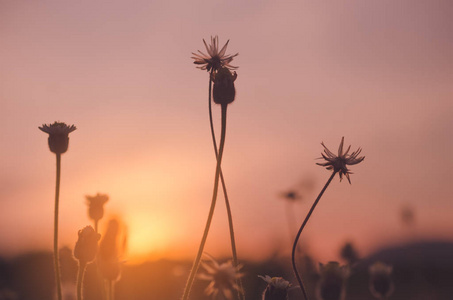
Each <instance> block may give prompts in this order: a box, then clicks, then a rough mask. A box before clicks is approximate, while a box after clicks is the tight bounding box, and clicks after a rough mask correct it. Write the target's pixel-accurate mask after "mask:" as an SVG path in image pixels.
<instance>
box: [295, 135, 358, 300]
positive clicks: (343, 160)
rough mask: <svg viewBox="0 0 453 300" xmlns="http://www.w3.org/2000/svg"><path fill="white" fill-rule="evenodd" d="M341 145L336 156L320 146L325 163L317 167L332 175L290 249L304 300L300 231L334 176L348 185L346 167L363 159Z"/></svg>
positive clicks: (342, 141)
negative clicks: (298, 262)
mask: <svg viewBox="0 0 453 300" xmlns="http://www.w3.org/2000/svg"><path fill="white" fill-rule="evenodd" d="M343 143H344V137H342V138H341V143H340V147H338V155H335V154H333V153H332V152H331V151H330V150H329V149H327V147H326V146H325V145H324V143H321V145H322V146H323V147H324V153H321V155H322V158H323V159H324V160H325V161H326V162H324V163H318V165H320V166H323V167H326V169H327V170H332V171H333V172H332V175H330V177H329V179H328V180H327V182H326V184H325V185H324V187H323V188H322V190H321V192H320V193H319V195H318V197H317V198H316V200H315V202H314V203H313V205H312V207H311V208H310V211H309V212H308V214H307V216H306V217H305V220H304V221H303V223H302V225H301V226H300V228H299V231H298V232H297V235H296V239H295V240H294V243H293V249H292V253H291V262H292V266H293V270H294V274H295V275H296V279H297V281H298V282H299V285H300V288H301V290H302V293H303V294H304V297H305V299H308V296H307V292H306V290H305V287H304V284H303V282H302V279H301V277H300V275H299V272H298V271H297V267H296V260H295V254H296V248H297V243H298V241H299V237H300V235H301V233H302V230H304V228H305V225H306V224H307V222H308V220H309V219H310V216H311V214H312V213H313V211H314V210H315V208H316V205H317V204H318V202H319V200H320V199H321V197H322V195H323V194H324V192H325V191H326V189H327V187H328V186H329V184H330V182H331V181H332V179H333V178H334V177H335V174H337V173H338V174H339V176H340V181H341V180H342V179H343V175H344V176H346V178H347V179H348V181H349V183H351V180H350V178H349V174H352V173H351V171H350V170H349V169H348V167H347V166H348V165H356V164H358V163H360V162H362V161H363V160H364V159H365V157H364V156H362V157H359V154H360V152H362V149H361V148H359V149H357V150H356V151H354V152H352V153H351V154H349V150H350V149H351V146H349V147H348V149H347V150H346V151H345V152H344V153H343Z"/></svg>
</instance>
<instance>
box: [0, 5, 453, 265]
mask: <svg viewBox="0 0 453 300" xmlns="http://www.w3.org/2000/svg"><path fill="white" fill-rule="evenodd" d="M452 16H453V2H451V1H449V0H434V1H428V0H426V1H413V0H401V1H394V0H379V1H374V0H353V1H318V0H312V1H257V0H252V1H239V0H237V1H231V0H230V1H219V0H217V1H91V0H90V1H85V0H84V1H54V0H47V1H5V0H0V141H1V150H0V154H1V155H0V166H1V169H0V170H1V171H0V241H1V242H0V254H3V255H15V254H18V253H23V252H25V251H29V250H32V249H38V250H49V251H50V250H51V248H52V238H53V229H52V228H53V202H54V189H55V187H54V185H55V155H54V154H52V153H51V152H50V151H49V149H48V146H47V134H45V133H43V132H41V131H40V130H39V129H38V126H41V125H42V124H43V123H52V122H54V121H56V120H58V121H62V122H66V123H67V124H74V125H76V126H77V130H76V131H74V132H73V133H71V134H70V144H69V150H68V152H67V153H66V154H64V155H63V156H62V181H61V197H60V198H61V206H60V208H61V210H60V226H61V229H60V245H61V246H64V245H68V246H70V247H72V246H73V245H74V243H75V241H76V239H77V231H78V230H79V229H81V228H83V227H84V226H86V225H89V224H90V221H89V220H88V218H87V208H86V205H85V195H94V194H96V193H98V192H100V193H106V194H108V195H109V196H110V201H109V202H108V203H107V204H106V214H107V217H110V216H118V217H121V219H122V220H123V221H124V222H125V224H126V225H127V228H128V232H129V238H130V243H129V251H128V256H129V259H131V260H133V259H134V258H138V257H150V258H152V259H157V258H162V257H166V258H187V259H193V258H194V257H195V254H196V251H197V248H198V245H199V242H200V239H201V236H202V232H203V229H204V225H205V222H206V217H207V213H208V209H209V205H210V200H211V195H212V186H213V182H214V172H215V157H214V153H213V148H212V142H211V136H210V130H209V120H208V107H207V95H208V93H207V88H208V73H207V72H206V71H201V70H199V69H196V68H195V65H194V64H193V60H192V59H191V56H192V54H191V53H192V52H196V50H201V51H205V49H204V45H203V42H202V39H206V40H207V41H208V40H209V39H210V37H211V36H214V35H218V36H219V39H220V44H221V45H223V44H224V43H225V42H226V41H227V40H228V39H229V40H230V42H229V46H228V49H227V53H229V54H234V53H237V52H239V55H238V56H237V57H236V58H235V59H234V61H233V62H232V65H234V66H238V67H239V69H238V70H237V73H238V78H237V80H236V82H235V83H236V90H237V96H236V100H235V102H234V103H233V104H232V105H230V107H229V110H228V126H227V137H226V145H225V152H224V160H223V164H222V165H223V171H224V175H225V180H226V183H227V188H228V191H229V195H230V198H231V199H230V200H231V206H232V210H233V217H234V221H235V229H236V233H237V244H238V252H239V258H240V259H248V258H263V257H266V256H267V255H270V254H271V253H272V252H274V251H276V250H277V249H279V250H282V251H286V252H289V250H290V241H289V233H288V224H287V220H286V214H285V204H286V203H285V201H284V200H283V199H281V198H280V194H281V193H282V192H284V191H287V190H289V189H292V188H297V187H298V186H299V185H300V183H301V182H303V181H305V180H313V181H314V183H315V185H314V189H313V190H312V191H311V192H309V193H307V194H306V195H305V198H304V199H303V201H301V202H300V203H296V204H295V205H294V213H295V216H296V217H297V222H298V223H299V224H300V223H301V222H302V220H303V218H304V216H305V214H306V213H307V211H308V209H309V208H310V206H311V203H312V202H313V200H314V199H315V197H316V195H317V193H318V192H319V190H320V189H321V188H322V186H323V184H324V183H325V181H326V180H327V179H328V177H329V175H330V171H327V170H325V169H324V168H322V167H320V166H317V165H316V162H319V161H318V160H316V158H318V157H320V153H321V151H322V149H323V148H322V146H321V144H320V143H321V142H324V143H325V144H326V145H327V146H328V147H329V148H330V149H331V150H334V152H336V150H337V148H338V145H339V143H340V140H341V137H342V136H344V137H345V143H346V144H347V145H349V144H351V145H352V149H354V150H355V149H356V148H358V147H362V148H363V152H362V153H363V155H365V156H366V158H365V160H364V162H363V163H361V164H359V165H357V166H353V167H352V168H351V169H352V171H353V172H354V174H353V175H352V176H351V179H352V185H349V183H348V182H347V181H345V180H344V181H343V182H341V183H340V182H339V180H338V178H335V179H334V181H333V182H332V184H331V185H330V187H329V188H328V190H327V191H326V193H325V195H324V197H323V198H322V199H321V202H320V204H319V205H318V207H317V209H316V211H315V213H314V215H313V217H312V219H311V220H310V222H309V223H308V226H307V230H306V232H304V234H303V236H302V243H306V244H307V246H308V249H309V251H310V252H311V253H312V254H313V255H315V256H316V257H317V258H318V259H319V260H321V261H327V260H336V259H338V249H339V247H340V246H341V244H342V243H344V242H345V241H347V240H352V241H353V242H354V243H355V244H356V245H357V247H358V249H359V251H360V253H361V254H363V255H366V254H368V253H370V252H372V251H373V250H375V249H377V248H379V247H380V246H382V245H390V244H395V243H402V242H406V241H410V240H417V239H447V240H452V241H453V219H452V215H453V202H452V182H453V181H452V179H453V176H452V172H451V170H452V169H453V160H452V158H451V153H453V138H452V129H453V84H452V83H453V17H452ZM214 118H215V124H216V130H217V132H220V123H219V120H220V109H219V107H217V106H215V107H214ZM404 206H410V207H411V208H413V209H414V211H415V220H416V222H415V224H414V226H413V227H412V228H407V227H404V226H403V224H402V222H401V219H400V211H401V209H402V207H404ZM294 230H296V228H295V229H294ZM285 245H287V247H286V248H285ZM206 251H207V252H209V253H211V254H215V255H229V254H230V249H229V236H228V227H227V219H226V212H225V205H224V202H223V197H221V196H220V197H219V198H218V205H217V209H216V212H215V216H214V222H213V224H212V230H211V232H210V235H209V238H208V243H207V246H206Z"/></svg>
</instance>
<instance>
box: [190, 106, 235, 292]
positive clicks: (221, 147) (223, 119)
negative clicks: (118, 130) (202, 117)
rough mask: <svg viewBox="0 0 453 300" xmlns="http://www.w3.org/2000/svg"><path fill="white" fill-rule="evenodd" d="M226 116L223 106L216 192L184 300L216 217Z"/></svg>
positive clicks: (214, 192) (216, 172) (215, 183)
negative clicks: (215, 210) (213, 219)
mask: <svg viewBox="0 0 453 300" xmlns="http://www.w3.org/2000/svg"><path fill="white" fill-rule="evenodd" d="M226 116H227V106H226V105H222V133H221V136H220V148H219V155H218V157H217V166H216V171H215V179H214V190H213V193H212V200H211V208H210V209H209V215H208V219H207V221H206V227H205V229H204V233H203V238H202V239H201V243H200V248H199V249H198V254H197V257H196V259H195V262H194V264H193V266H192V270H191V271H190V275H189V279H188V280H187V284H186V287H185V288H184V294H183V298H182V299H183V300H187V299H188V298H189V294H190V290H191V289H192V285H193V282H194V280H195V274H196V273H197V271H198V268H199V266H200V260H201V256H202V254H203V249H204V245H205V244H206V239H207V237H208V233H209V228H210V226H211V221H212V217H213V216H214V208H215V204H216V200H217V191H218V189H219V177H220V165H221V163H222V156H223V148H224V145H225V135H226Z"/></svg>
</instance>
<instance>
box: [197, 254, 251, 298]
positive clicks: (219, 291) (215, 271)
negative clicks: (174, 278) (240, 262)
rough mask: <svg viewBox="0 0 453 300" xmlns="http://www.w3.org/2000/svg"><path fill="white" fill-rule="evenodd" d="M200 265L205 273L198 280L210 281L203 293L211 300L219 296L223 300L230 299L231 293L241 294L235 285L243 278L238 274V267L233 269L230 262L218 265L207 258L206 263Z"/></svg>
mask: <svg viewBox="0 0 453 300" xmlns="http://www.w3.org/2000/svg"><path fill="white" fill-rule="evenodd" d="M201 265H202V266H203V268H204V269H205V271H206V272H205V273H201V274H199V275H198V278H200V279H202V280H207V281H210V283H209V285H208V287H207V288H206V289H205V293H206V294H207V295H208V296H209V295H212V296H213V298H216V297H217V296H220V297H224V298H225V299H232V298H233V291H239V292H241V293H242V291H241V290H240V288H239V286H238V285H237V283H236V280H237V279H238V278H241V277H242V276H243V274H242V273H239V269H240V267H238V268H235V267H234V266H233V263H232V262H231V261H227V262H224V263H222V264H219V263H218V262H217V261H215V260H214V259H213V258H211V257H209V261H208V262H202V263H201Z"/></svg>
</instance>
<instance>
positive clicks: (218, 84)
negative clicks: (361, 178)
mask: <svg viewBox="0 0 453 300" xmlns="http://www.w3.org/2000/svg"><path fill="white" fill-rule="evenodd" d="M228 42H229V41H227V42H226V44H225V45H224V46H223V47H222V49H221V50H220V51H219V50H218V49H219V47H218V37H217V36H215V37H214V38H212V37H211V44H210V45H209V46H208V45H207V44H206V41H205V40H203V43H204V44H205V47H206V50H207V52H208V55H206V54H204V53H203V52H201V51H198V52H199V53H200V54H196V53H192V54H193V55H194V57H192V58H193V59H194V60H195V61H194V63H195V64H197V65H200V66H199V67H198V68H199V69H202V70H207V71H208V72H210V73H209V78H208V79H209V89H208V111H209V123H210V128H211V136H212V143H213V146H214V153H215V156H216V160H217V167H216V175H215V181H214V191H213V198H212V201H211V208H210V210H209V215H208V220H207V221H206V226H205V231H204V233H203V237H202V240H201V243H200V247H199V249H198V253H197V257H196V258H195V261H194V265H193V267H192V270H191V272H190V275H189V279H188V280H187V284H186V287H185V289H184V294H183V300H187V299H188V297H189V294H190V290H191V288H192V284H193V281H194V279H195V275H196V273H197V270H198V268H199V265H200V260H201V256H202V253H203V249H204V245H205V243H206V239H207V235H208V233H209V228H210V225H211V221H212V217H213V213H214V208H215V204H216V200H217V189H218V181H219V178H218V177H219V175H220V181H221V183H222V188H223V194H224V198H225V205H226V210H227V216H228V225H229V231H230V241H231V248H232V253H233V266H235V267H238V259H237V251H236V242H235V237H234V227H233V217H232V213H231V207H230V202H229V198H228V193H227V189H226V185H225V179H224V177H223V172H222V169H221V160H222V155H223V147H224V143H225V134H226V116H227V106H228V104H229V103H231V102H233V101H234V99H235V96H236V90H235V88H234V81H235V80H236V78H237V74H236V72H234V73H233V74H232V73H231V72H230V70H233V69H237V67H234V66H231V65H230V62H231V61H232V60H233V58H234V57H236V56H237V55H238V53H236V54H234V55H226V54H225V52H226V49H227V46H228ZM213 84H214V88H213V87H212V85H213ZM211 94H213V98H214V102H215V103H217V104H220V105H221V113H222V128H221V137H220V148H219V150H218V149H217V142H216V137H215V132H214V125H213V121H212V105H211ZM217 173H219V174H217ZM238 285H239V287H240V290H242V282H241V280H240V278H238ZM238 296H239V298H240V299H241V298H242V299H245V298H244V297H243V295H241V294H239V295H238Z"/></svg>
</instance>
